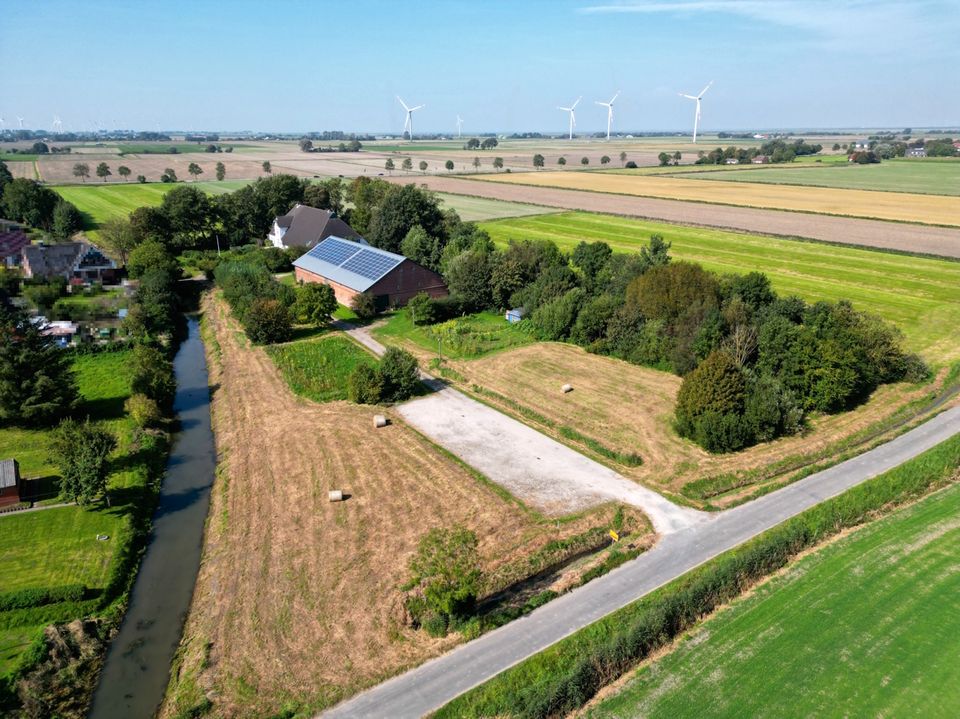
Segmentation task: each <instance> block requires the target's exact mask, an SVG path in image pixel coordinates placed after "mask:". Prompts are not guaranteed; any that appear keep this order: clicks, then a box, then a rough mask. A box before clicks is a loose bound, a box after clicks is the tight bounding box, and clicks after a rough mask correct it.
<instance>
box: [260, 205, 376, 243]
mask: <svg viewBox="0 0 960 719" xmlns="http://www.w3.org/2000/svg"><path fill="white" fill-rule="evenodd" d="M277 224H278V225H279V226H280V227H283V228H286V230H287V231H286V233H285V234H284V236H283V244H284V245H286V246H287V247H313V246H314V245H316V244H317V243H318V242H320V241H322V240H325V239H327V238H328V237H346V238H349V239H352V240H360V241H361V242H362V241H363V238H362V237H360V235H359V233H357V231H356V230H354V229H353V228H352V227H350V225H348V224H347V223H346V222H344V221H343V220H341V219H340V218H339V217H337V216H336V215H335V214H334V213H332V212H330V210H318V209H317V208H316V207H310V206H309V205H297V206H296V207H294V208H293V209H292V210H290V212H288V213H287V214H285V215H281V216H280V217H278V218H277Z"/></svg>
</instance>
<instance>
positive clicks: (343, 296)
mask: <svg viewBox="0 0 960 719" xmlns="http://www.w3.org/2000/svg"><path fill="white" fill-rule="evenodd" d="M293 269H294V276H295V277H296V278H297V282H322V283H323V284H325V285H330V286H331V287H332V288H333V294H335V295H336V296H337V302H339V303H340V304H341V305H346V306H347V307H349V306H350V303H351V302H352V301H353V298H354V297H356V296H357V295H358V294H360V293H359V292H357V291H356V290H352V289H350V288H349V287H346V286H344V285H341V284H339V283H337V282H334V281H333V280H328V279H327V278H326V277H321V276H320V275H317V274H314V273H313V272H309V271H308V270H305V269H303V268H302V267H294V268H293Z"/></svg>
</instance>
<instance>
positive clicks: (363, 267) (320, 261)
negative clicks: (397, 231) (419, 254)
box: [293, 237, 407, 292]
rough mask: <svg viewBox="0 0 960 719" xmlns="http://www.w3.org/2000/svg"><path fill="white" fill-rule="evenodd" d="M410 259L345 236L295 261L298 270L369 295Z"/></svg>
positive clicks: (320, 245)
mask: <svg viewBox="0 0 960 719" xmlns="http://www.w3.org/2000/svg"><path fill="white" fill-rule="evenodd" d="M405 259H407V258H406V257H404V256H403V255H396V254H394V253H393V252H387V251H386V250H380V249H377V248H376V247H370V246H369V245H366V244H361V243H359V242H353V241H351V240H347V239H344V238H342V237H328V238H327V239H325V240H324V241H323V242H321V243H320V244H318V245H317V246H316V247H314V248H313V249H312V250H310V251H309V252H308V253H307V254H305V255H301V256H300V257H298V258H297V259H296V260H295V261H294V263H293V264H294V267H300V268H301V269H304V270H306V271H307V272H312V273H313V274H315V275H320V276H321V277H325V278H327V279H328V280H333V281H334V282H336V283H337V284H340V285H343V286H344V287H349V288H350V289H352V290H356V291H357V292H366V291H367V290H368V289H370V288H371V287H373V286H374V285H375V284H376V283H377V282H379V281H380V279H382V278H383V277H384V276H386V275H387V274H388V273H389V272H390V271H391V270H393V269H394V268H395V267H397V266H398V265H399V264H400V263H401V262H403V261H404V260H405Z"/></svg>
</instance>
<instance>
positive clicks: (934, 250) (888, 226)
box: [386, 176, 960, 258]
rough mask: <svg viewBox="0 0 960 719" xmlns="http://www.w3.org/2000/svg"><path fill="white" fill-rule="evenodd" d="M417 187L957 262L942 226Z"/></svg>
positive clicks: (487, 187)
mask: <svg viewBox="0 0 960 719" xmlns="http://www.w3.org/2000/svg"><path fill="white" fill-rule="evenodd" d="M386 179H388V180H390V181H391V182H397V183H400V184H407V183H409V182H410V181H411V178H403V177H395V178H386ZM417 184H419V185H425V186H427V187H428V188H429V189H431V190H434V191H436V192H448V193H452V194H460V195H474V196H477V197H488V198H491V199H496V200H508V201H510V202H526V203H531V204H536V205H544V206H547V207H556V208H562V209H567V210H587V211H589V212H603V213H608V214H612V215H626V216H629V217H641V218H644V219H651V220H663V221H666V222H676V223H678V224H681V225H699V226H704V227H718V228H722V229H731V230H740V231H744V232H753V233H758V234H766V235H777V236H783V237H802V238H808V239H813V240H822V241H825V242H836V243H840V244H845V245H859V246H862V247H877V248H881V249H887V250H903V251H908V252H920V253H925V254H930V255H939V256H942V257H956V258H960V230H956V229H950V228H945V227H932V226H921V225H910V224H906V223H900V222H883V221H880V220H861V219H855V218H849V217H832V216H830V215H816V214H810V213H805V212H783V211H779V210H760V209H755V208H750V207H729V206H726V205H710V204H705V203H700V202H684V201H681V200H660V199H654V198H648V197H628V196H626V195H612V194H604V193H600V192H584V191H580V190H560V189H555V188H550V187H533V186H525V185H524V186H521V185H508V184H500V183H496V182H484V181H480V180H470V179H466V178H461V177H439V176H425V177H423V178H419V179H418V180H417ZM958 204H960V200H958Z"/></svg>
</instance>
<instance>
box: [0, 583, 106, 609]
mask: <svg viewBox="0 0 960 719" xmlns="http://www.w3.org/2000/svg"><path fill="white" fill-rule="evenodd" d="M86 593H87V588H86V587H85V586H84V585H82V584H68V585H66V586H63V587H36V588H32V589H19V590H16V591H13V592H4V593H3V594H0V612H7V611H10V610H11V609H26V608H28V607H39V606H42V605H44V604H56V603H57V602H79V601H80V600H81V599H83V598H84V596H85V595H86Z"/></svg>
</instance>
